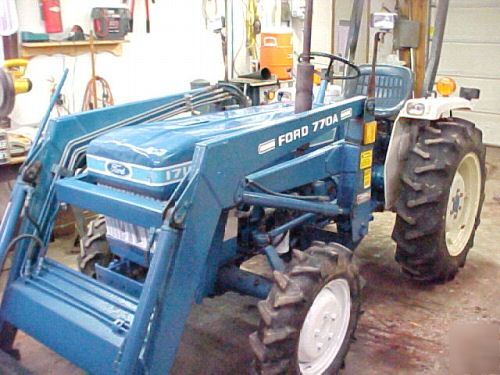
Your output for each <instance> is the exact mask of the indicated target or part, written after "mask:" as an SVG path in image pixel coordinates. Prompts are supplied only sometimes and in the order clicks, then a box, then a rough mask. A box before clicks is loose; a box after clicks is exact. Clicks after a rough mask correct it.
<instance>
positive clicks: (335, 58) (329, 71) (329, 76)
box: [299, 52, 361, 80]
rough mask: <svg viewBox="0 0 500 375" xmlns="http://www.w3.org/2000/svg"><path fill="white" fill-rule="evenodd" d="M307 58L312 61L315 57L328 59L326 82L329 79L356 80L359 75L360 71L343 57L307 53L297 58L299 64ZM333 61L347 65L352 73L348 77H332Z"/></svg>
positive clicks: (323, 53)
mask: <svg viewBox="0 0 500 375" xmlns="http://www.w3.org/2000/svg"><path fill="white" fill-rule="evenodd" d="M306 56H308V57H309V59H310V60H314V58H315V57H324V58H327V59H330V63H329V64H328V69H327V70H326V73H325V78H327V79H328V80H331V79H356V78H358V77H359V76H360V75H361V71H360V70H359V68H358V66H357V65H354V64H353V63H352V62H350V61H349V60H346V59H344V58H343V57H340V56H337V55H332V54H331V53H325V52H309V53H307V54H304V53H302V54H300V56H299V62H303V61H304V58H305V57H306ZM335 61H338V62H341V63H342V64H345V65H347V66H348V67H350V68H352V70H353V71H354V72H353V73H351V74H350V75H347V76H346V75H332V69H333V63H334V62H335Z"/></svg>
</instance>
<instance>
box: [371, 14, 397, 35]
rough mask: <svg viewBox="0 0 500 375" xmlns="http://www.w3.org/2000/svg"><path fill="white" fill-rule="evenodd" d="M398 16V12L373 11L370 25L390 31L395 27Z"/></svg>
mask: <svg viewBox="0 0 500 375" xmlns="http://www.w3.org/2000/svg"><path fill="white" fill-rule="evenodd" d="M396 17H397V14H396V13H372V15H371V20H370V21H371V22H370V25H371V27H374V28H376V29H379V30H380V31H383V32H388V31H391V30H393V29H394V26H395V24H396Z"/></svg>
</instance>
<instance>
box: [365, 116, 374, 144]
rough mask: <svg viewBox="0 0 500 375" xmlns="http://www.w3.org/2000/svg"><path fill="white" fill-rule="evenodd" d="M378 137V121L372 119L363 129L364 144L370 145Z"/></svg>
mask: <svg viewBox="0 0 500 375" xmlns="http://www.w3.org/2000/svg"><path fill="white" fill-rule="evenodd" d="M376 138H377V122H376V121H371V122H367V123H366V124H365V127H364V129H363V144H364V145H369V144H371V143H374V142H375V139H376Z"/></svg>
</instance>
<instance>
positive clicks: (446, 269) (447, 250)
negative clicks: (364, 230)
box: [392, 117, 486, 282]
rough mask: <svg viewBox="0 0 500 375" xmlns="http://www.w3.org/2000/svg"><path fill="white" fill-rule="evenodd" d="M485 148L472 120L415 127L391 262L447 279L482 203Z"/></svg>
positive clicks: (424, 276) (423, 277)
mask: <svg viewBox="0 0 500 375" xmlns="http://www.w3.org/2000/svg"><path fill="white" fill-rule="evenodd" d="M485 155H486V150H485V147H484V145H483V143H482V133H481V131H480V130H478V129H476V128H475V126H474V124H473V123H472V122H469V121H466V120H463V119H459V118H452V117H451V118H447V119H441V120H437V121H432V122H430V123H429V124H428V125H427V126H424V127H422V128H420V129H419V134H418V136H417V140H416V144H415V146H414V147H413V149H412V150H411V151H410V152H409V155H408V159H407V160H406V164H405V166H404V168H403V172H402V174H401V181H402V184H401V190H400V194H399V197H398V200H397V202H396V212H397V217H396V224H395V226H394V231H393V234H392V237H393V239H394V240H395V241H396V243H397V249H396V260H397V261H398V262H399V263H400V264H401V266H402V269H403V271H404V272H405V273H407V274H408V275H409V276H411V277H412V278H414V279H417V280H420V281H428V282H446V281H449V280H452V279H453V278H454V277H455V275H456V273H457V272H458V270H459V268H460V267H463V266H464V265H465V260H466V257H467V254H468V252H469V250H470V249H471V247H472V246H473V243H474V235H475V232H476V229H477V227H478V225H479V217H480V214H481V208H482V205H483V201H484V184H485V178H486V168H485Z"/></svg>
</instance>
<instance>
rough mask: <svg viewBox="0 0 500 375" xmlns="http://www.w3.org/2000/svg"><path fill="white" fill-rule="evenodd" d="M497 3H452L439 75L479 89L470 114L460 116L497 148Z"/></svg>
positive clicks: (499, 54) (487, 0) (499, 26)
mask: <svg viewBox="0 0 500 375" xmlns="http://www.w3.org/2000/svg"><path fill="white" fill-rule="evenodd" d="M499 61H500V1H499V0H474V1H469V0H451V1H450V10H449V13H448V20H447V25H446V33H445V39H444V43H443V51H442V55H441V62H440V66H439V74H441V75H446V76H450V77H452V78H453V79H455V80H456V81H457V83H458V85H459V86H464V87H477V88H480V89H481V97H480V100H475V101H474V103H475V108H474V111H472V112H461V113H460V115H461V116H463V117H465V118H467V119H470V120H471V121H474V122H475V123H476V124H477V126H478V127H479V128H480V129H481V130H482V131H483V135H484V142H485V143H487V144H490V145H496V146H500V63H499Z"/></svg>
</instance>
